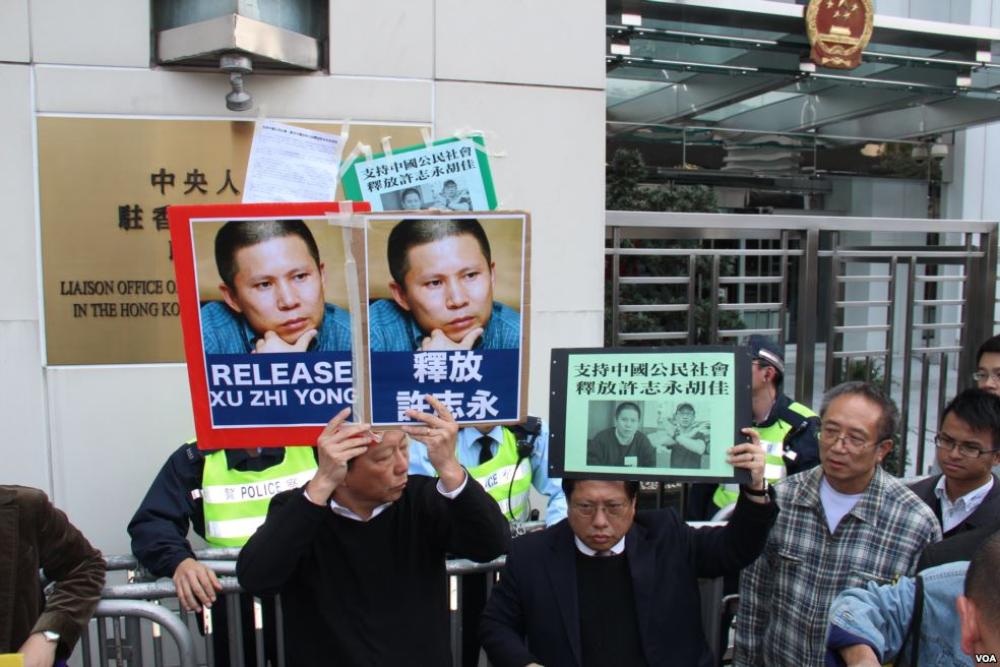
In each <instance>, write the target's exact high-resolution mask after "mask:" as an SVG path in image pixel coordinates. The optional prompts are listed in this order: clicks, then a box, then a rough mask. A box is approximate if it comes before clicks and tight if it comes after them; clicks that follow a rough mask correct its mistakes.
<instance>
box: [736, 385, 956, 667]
mask: <svg viewBox="0 0 1000 667" xmlns="http://www.w3.org/2000/svg"><path fill="white" fill-rule="evenodd" d="M820 419H821V426H820V438H819V458H820V466H819V467H818V468H814V469H812V470H809V471H807V472H804V473H802V474H799V475H794V476H792V477H789V478H788V479H786V480H785V481H783V482H782V483H781V484H779V485H777V486H776V487H775V490H776V492H777V503H778V507H779V508H780V509H781V513H780V514H779V515H778V521H777V523H776V524H775V526H774V528H773V529H772V530H771V533H770V535H769V536H768V539H767V545H766V546H765V548H764V553H763V554H761V556H760V558H758V559H757V561H756V562H754V564H753V565H751V566H750V567H749V568H747V569H746V570H745V571H744V572H743V574H742V575H741V581H740V608H739V613H738V614H737V615H736V654H735V657H734V661H733V664H734V665H738V666H740V667H759V666H762V665H821V664H823V656H824V653H825V650H826V642H825V639H826V630H827V612H828V611H829V609H830V603H831V602H832V601H833V599H834V597H835V596H836V595H837V594H838V593H839V592H840V591H842V590H844V589H845V588H849V587H853V586H862V585H864V584H865V583H867V582H869V581H874V582H877V583H880V584H885V583H891V582H893V581H895V580H896V579H897V578H898V577H900V576H904V575H912V574H913V572H914V570H915V568H916V565H917V560H918V558H919V557H920V552H921V551H923V548H924V547H925V546H927V545H928V544H930V543H931V542H935V541H937V540H939V539H940V538H941V531H940V529H939V527H938V522H937V520H936V519H935V518H934V513H933V512H931V511H930V509H929V508H928V507H927V505H925V504H924V503H922V502H921V501H920V499H919V498H917V497H916V496H914V495H913V494H912V493H911V492H910V491H909V490H908V489H907V488H906V487H905V486H904V485H903V484H902V483H901V482H899V481H898V480H896V479H895V478H894V477H892V476H890V475H889V474H887V473H886V472H884V471H883V470H882V468H881V466H880V464H881V463H882V459H884V458H885V456H886V455H887V454H888V453H889V452H890V451H891V450H892V443H893V437H894V436H895V434H896V432H897V431H898V429H899V411H898V410H897V409H896V405H895V404H894V403H893V402H892V400H891V399H890V398H889V397H887V396H886V395H885V394H884V393H883V392H882V391H881V390H879V389H878V388H876V387H874V386H872V385H870V384H867V383H864V382H847V383H844V384H841V385H838V386H836V387H834V388H833V389H831V390H829V391H828V392H827V393H826V395H825V396H824V397H823V402H822V407H821V409H820Z"/></svg>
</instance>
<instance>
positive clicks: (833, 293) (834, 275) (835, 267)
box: [824, 232, 846, 388]
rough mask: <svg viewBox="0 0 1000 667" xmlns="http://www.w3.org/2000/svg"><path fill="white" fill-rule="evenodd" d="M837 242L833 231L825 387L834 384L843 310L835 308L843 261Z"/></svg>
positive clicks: (838, 237)
mask: <svg viewBox="0 0 1000 667" xmlns="http://www.w3.org/2000/svg"><path fill="white" fill-rule="evenodd" d="M838 243H840V234H837V233H836V232H835V233H834V234H833V256H832V257H831V258H830V290H829V295H828V296H827V313H828V316H829V321H830V326H829V328H828V329H827V331H828V332H829V333H828V334H827V337H826V380H825V382H824V384H825V386H826V387H827V388H830V387H832V386H833V385H834V384H836V380H835V379H834V373H833V364H834V357H833V353H834V351H835V349H836V347H837V332H836V326H837V323H838V322H840V318H839V315H840V314H842V313H843V312H844V310H845V309H843V308H840V309H838V308H837V301H838V298H839V297H840V273H841V268H842V267H843V263H842V262H841V261H840V260H839V259H838V258H837V250H838V248H837V245H838ZM845 293H846V292H845ZM845 300H846V297H845Z"/></svg>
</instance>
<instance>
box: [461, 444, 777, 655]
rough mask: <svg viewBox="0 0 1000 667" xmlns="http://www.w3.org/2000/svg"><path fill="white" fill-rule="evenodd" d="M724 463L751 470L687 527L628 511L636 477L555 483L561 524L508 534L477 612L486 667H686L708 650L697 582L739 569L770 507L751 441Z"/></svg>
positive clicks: (769, 518) (664, 514)
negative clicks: (722, 519) (707, 516)
mask: <svg viewBox="0 0 1000 667" xmlns="http://www.w3.org/2000/svg"><path fill="white" fill-rule="evenodd" d="M744 433H746V434H747V435H749V436H750V437H751V439H752V441H753V442H752V443H745V444H740V445H737V446H735V447H733V448H731V449H730V450H729V451H728V452H727V454H728V456H727V461H728V462H729V463H730V464H731V465H733V466H735V467H740V468H745V469H747V470H749V471H750V477H751V483H750V485H749V486H746V487H743V490H742V492H741V494H740V499H739V501H738V502H737V504H736V509H735V511H734V513H733V518H732V520H731V521H730V522H729V524H728V525H727V526H725V527H722V528H717V527H713V528H702V529H694V528H691V527H690V526H687V525H685V524H684V523H683V522H682V521H681V519H680V517H678V516H677V514H676V512H674V511H673V510H672V509H671V510H658V511H642V512H636V509H635V498H636V493H637V491H638V488H639V483H638V482H623V481H603V480H571V479H563V481H562V484H563V490H564V491H565V493H566V498H567V500H568V503H569V513H568V517H567V521H561V522H560V523H558V524H556V525H554V526H552V527H551V528H549V529H547V530H545V531H544V532H540V533H533V534H530V535H525V536H524V537H520V538H518V539H517V540H515V541H514V543H513V544H512V546H511V552H510V555H509V556H508V557H507V562H506V565H505V566H504V569H503V571H502V572H501V574H500V583H498V584H497V585H496V586H495V587H494V588H493V595H492V597H491V598H490V600H489V602H488V603H487V605H486V610H485V611H484V612H483V616H482V618H481V619H480V624H479V628H480V639H481V640H482V643H483V647H484V648H485V649H486V654H487V656H488V657H489V659H490V662H491V663H492V664H493V665H496V667H524V666H525V665H535V664H541V665H549V666H552V665H629V666H630V667H641V666H644V665H690V666H697V667H708V666H709V665H711V664H712V658H711V652H710V651H709V648H708V644H707V643H706V640H705V634H704V632H703V630H702V625H701V614H700V613H699V596H698V578H699V577H720V576H723V575H725V574H731V573H735V572H737V571H739V569H740V568H742V567H744V566H745V565H746V564H748V563H750V562H751V561H752V560H753V559H754V558H756V557H757V554H759V553H760V551H761V549H762V548H763V546H764V542H765V540H766V539H767V531H768V530H769V529H770V527H771V524H772V523H773V522H774V517H775V515H776V514H777V510H776V508H775V505H774V502H773V501H772V499H771V494H772V493H773V492H770V491H769V490H768V489H767V488H766V483H765V481H764V451H763V448H762V447H761V446H760V442H759V438H758V437H757V434H756V433H755V432H752V431H750V429H746V430H744Z"/></svg>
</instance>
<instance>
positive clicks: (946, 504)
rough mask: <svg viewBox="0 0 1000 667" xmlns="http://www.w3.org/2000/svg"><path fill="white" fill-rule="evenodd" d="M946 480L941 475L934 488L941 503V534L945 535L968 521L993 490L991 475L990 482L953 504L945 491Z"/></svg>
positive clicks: (957, 499) (960, 497)
mask: <svg viewBox="0 0 1000 667" xmlns="http://www.w3.org/2000/svg"><path fill="white" fill-rule="evenodd" d="M945 479H946V478H945V476H944V475H941V479H939V480H938V483H937V484H936V485H935V486H934V495H935V496H937V497H938V500H939V501H940V502H941V532H943V533H947V532H948V531H949V530H951V529H952V528H954V527H955V526H957V525H958V524H960V523H962V522H963V521H965V520H966V519H968V518H969V515H971V514H972V513H973V512H975V511H976V509H977V508H978V507H979V506H980V505H981V504H982V502H983V499H984V498H986V494H987V493H989V492H990V489H992V488H993V476H992V475H990V481H988V482H986V483H985V484H983V485H982V486H980V487H979V488H978V489H973V490H972V491H969V492H968V493H966V494H965V495H964V496H959V497H958V498H955V502H951V500H950V499H949V498H948V493H947V492H946V490H945V486H944V485H945Z"/></svg>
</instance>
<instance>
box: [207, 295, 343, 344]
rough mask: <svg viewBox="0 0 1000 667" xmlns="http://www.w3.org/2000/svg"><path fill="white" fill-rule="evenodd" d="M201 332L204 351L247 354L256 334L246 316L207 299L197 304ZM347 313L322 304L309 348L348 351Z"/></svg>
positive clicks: (219, 302) (339, 308)
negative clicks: (318, 320) (318, 324)
mask: <svg viewBox="0 0 1000 667" xmlns="http://www.w3.org/2000/svg"><path fill="white" fill-rule="evenodd" d="M201 332H202V333H201V335H202V341H203V342H204V345H205V354H250V353H251V352H253V351H254V345H255V343H256V341H257V338H259V336H257V334H255V333H254V331H253V329H251V328H250V325H249V324H247V321H246V318H245V317H243V316H242V315H240V314H239V313H236V312H234V311H233V310H231V309H230V308H229V306H227V305H226V304H225V303H223V302H222V301H210V302H208V303H206V304H205V305H204V306H202V307H201ZM350 349H351V316H350V315H349V314H348V312H347V311H346V310H344V309H343V308H341V307H339V306H335V305H333V304H332V303H328V304H326V307H325V309H324V315H323V323H322V324H320V327H319V333H318V335H317V336H316V338H314V339H313V341H312V342H311V343H309V351H310V352H349V351H350Z"/></svg>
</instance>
